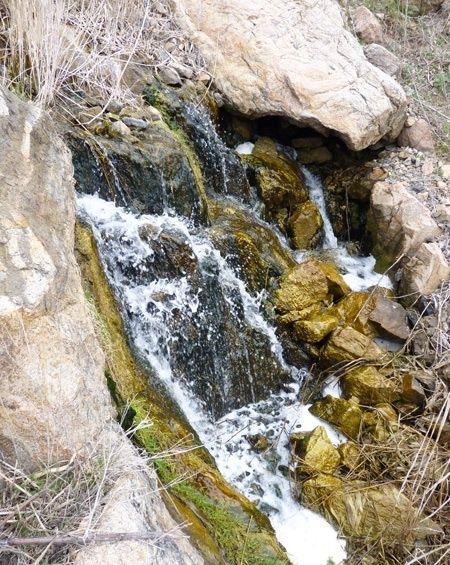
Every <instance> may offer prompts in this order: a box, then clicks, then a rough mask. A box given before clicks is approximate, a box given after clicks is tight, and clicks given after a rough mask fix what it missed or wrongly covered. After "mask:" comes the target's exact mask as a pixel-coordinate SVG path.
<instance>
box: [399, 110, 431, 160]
mask: <svg viewBox="0 0 450 565" xmlns="http://www.w3.org/2000/svg"><path fill="white" fill-rule="evenodd" d="M397 143H398V145H400V147H413V148H414V149H418V150H419V151H423V152H424V153H425V152H432V151H434V148H435V145H434V139H433V133H432V131H431V127H430V125H429V124H428V122H427V121H426V120H424V119H422V118H421V119H419V120H417V121H416V122H414V124H413V125H412V126H410V127H408V126H405V127H404V128H403V129H402V131H401V132H400V135H399V136H398V139H397Z"/></svg>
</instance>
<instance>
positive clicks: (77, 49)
mask: <svg viewBox="0 0 450 565" xmlns="http://www.w3.org/2000/svg"><path fill="white" fill-rule="evenodd" d="M0 50H1V51H0V63H2V64H3V66H2V69H3V73H0V76H1V74H3V82H4V83H6V85H7V86H8V87H10V88H14V89H15V90H16V91H17V92H19V93H22V94H24V95H26V96H28V97H31V98H33V99H35V100H36V101H37V102H39V103H41V104H43V105H45V106H48V105H49V104H51V103H53V102H54V101H55V99H58V98H63V99H64V98H66V97H67V91H71V90H77V89H79V88H82V89H84V90H87V91H89V92H92V93H94V94H97V95H98V94H100V95H101V96H102V98H103V99H115V100H119V101H120V100H124V101H127V102H132V101H133V94H132V92H131V91H130V89H129V88H127V85H126V81H125V80H124V76H125V73H126V71H127V69H128V68H129V66H130V65H131V64H133V65H137V66H139V67H141V68H144V69H148V71H149V72H150V71H152V72H155V71H157V69H158V68H160V67H164V66H171V65H176V64H178V65H179V64H182V65H185V66H186V67H187V68H189V69H192V70H193V71H194V72H197V71H199V70H200V69H201V68H202V62H201V59H200V57H199V55H198V52H197V50H196V49H195V48H194V46H193V45H192V44H191V43H190V42H189V41H188V39H187V38H186V37H185V35H184V34H183V33H182V32H181V30H180V29H179V28H178V27H177V25H176V22H175V18H174V16H173V13H172V11H171V7H170V2H169V1H168V0H0Z"/></svg>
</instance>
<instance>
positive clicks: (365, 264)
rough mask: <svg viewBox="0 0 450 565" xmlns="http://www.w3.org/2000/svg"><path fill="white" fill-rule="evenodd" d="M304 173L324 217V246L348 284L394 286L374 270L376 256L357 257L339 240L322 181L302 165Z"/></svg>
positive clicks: (309, 188)
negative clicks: (334, 230)
mask: <svg viewBox="0 0 450 565" xmlns="http://www.w3.org/2000/svg"><path fill="white" fill-rule="evenodd" d="M302 173H303V175H304V178H305V182H306V185H307V187H308V190H309V196H310V198H311V200H312V201H313V202H314V203H315V204H316V206H317V208H318V209H319V212H320V215H321V216H322V219H323V231H324V239H323V244H322V247H323V249H325V250H329V251H330V252H331V253H332V256H333V259H334V261H335V263H336V265H337V266H338V267H340V269H341V271H342V276H343V278H344V280H345V282H346V283H347V284H348V286H349V287H350V288H351V289H352V290H367V289H368V288H370V287H371V286H377V285H378V286H382V287H385V288H392V283H391V281H390V279H389V277H387V276H386V275H382V274H379V273H376V272H375V271H374V268H375V258H374V257H372V255H369V256H368V257H355V256H353V255H350V254H349V252H348V251H347V249H346V247H345V245H343V244H342V243H339V242H338V240H337V238H336V236H335V235H334V232H333V226H332V225H331V221H330V218H329V216H328V211H327V206H326V203H325V196H324V191H323V186H322V183H321V182H320V180H319V179H318V178H317V177H316V176H315V175H313V174H312V173H311V172H310V171H308V169H306V168H305V167H302ZM303 255H304V254H303Z"/></svg>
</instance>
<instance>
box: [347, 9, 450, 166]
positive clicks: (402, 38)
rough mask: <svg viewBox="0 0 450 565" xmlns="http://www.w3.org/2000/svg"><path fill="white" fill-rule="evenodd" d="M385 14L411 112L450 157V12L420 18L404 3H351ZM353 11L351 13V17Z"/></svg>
mask: <svg viewBox="0 0 450 565" xmlns="http://www.w3.org/2000/svg"><path fill="white" fill-rule="evenodd" d="M361 4H365V5H366V6H367V7H368V8H369V9H370V10H372V11H373V12H374V13H382V14H384V20H383V27H384V32H385V43H386V47H387V48H388V49H389V50H390V51H392V52H393V53H394V54H395V55H397V57H399V59H400V60H401V62H402V64H403V69H402V74H401V78H400V82H401V84H402V85H403V87H404V88H405V90H406V93H407V94H408V96H409V98H410V101H411V104H410V111H411V113H412V114H414V115H416V116H421V117H424V118H425V119H426V120H427V121H428V122H429V124H430V125H431V127H432V129H433V132H434V135H435V138H436V140H437V142H438V148H439V151H440V153H442V154H443V155H446V156H448V155H449V154H450V110H449V108H450V12H446V13H443V12H430V13H428V14H425V15H419V14H418V13H417V11H414V10H413V5H414V3H413V2H411V3H408V2H405V1H402V0H363V2H360V1H357V0H348V2H346V6H347V7H349V8H354V7H356V6H358V5H361ZM350 12H351V10H349V14H350Z"/></svg>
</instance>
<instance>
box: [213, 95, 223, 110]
mask: <svg viewBox="0 0 450 565" xmlns="http://www.w3.org/2000/svg"><path fill="white" fill-rule="evenodd" d="M213 98H214V100H215V101H216V104H217V107H218V108H222V107H223V105H224V104H225V102H224V101H223V96H222V95H221V94H220V92H214V94H213Z"/></svg>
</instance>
